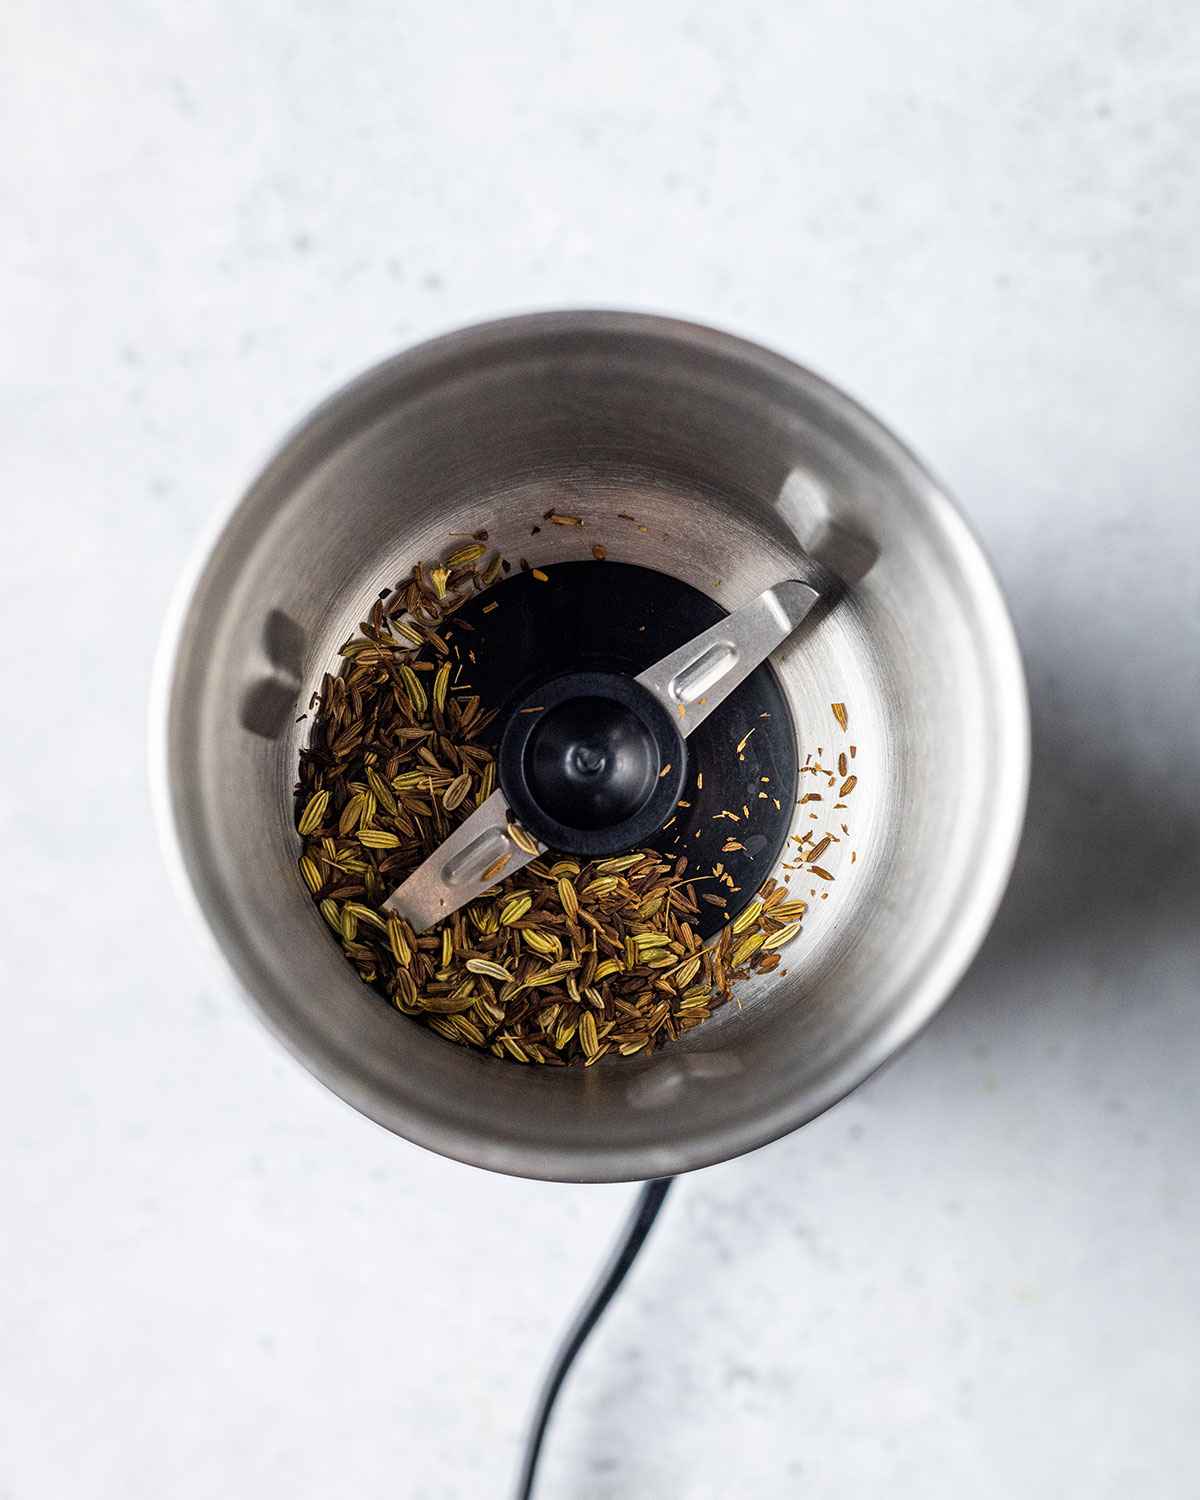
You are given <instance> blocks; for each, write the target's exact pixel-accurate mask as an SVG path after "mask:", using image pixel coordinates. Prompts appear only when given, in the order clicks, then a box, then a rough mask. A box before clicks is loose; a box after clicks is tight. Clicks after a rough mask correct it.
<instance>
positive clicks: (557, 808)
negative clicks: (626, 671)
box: [498, 672, 686, 858]
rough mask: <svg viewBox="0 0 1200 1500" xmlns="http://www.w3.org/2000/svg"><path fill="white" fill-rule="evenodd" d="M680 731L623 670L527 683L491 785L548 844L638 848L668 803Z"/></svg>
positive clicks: (578, 849)
mask: <svg viewBox="0 0 1200 1500" xmlns="http://www.w3.org/2000/svg"><path fill="white" fill-rule="evenodd" d="M685 765H686V752H685V749H684V741H683V736H682V735H681V734H680V733H679V730H678V729H677V728H676V726H675V724H674V722H673V721H672V719H671V715H670V714H669V713H667V711H666V709H664V708H663V706H662V704H660V703H659V702H658V700H657V699H656V698H655V697H654V696H653V695H652V694H651V693H649V692H648V691H647V690H646V689H645V688H644V687H642V686H641V684H640V683H638V682H635V681H634V679H633V678H632V677H627V676H622V675H619V674H617V673H614V672H574V673H571V674H569V675H568V676H565V677H559V678H556V679H555V680H554V681H552V682H548V683H545V684H543V685H542V686H541V687H538V688H535V689H534V691H533V693H532V694H531V695H529V697H528V700H527V701H526V702H524V703H521V704H520V705H519V706H518V707H517V708H516V710H515V711H514V712H513V713H511V715H510V716H509V719H508V724H507V727H506V728H505V730H504V734H503V737H502V739H501V741H500V758H499V766H498V770H499V778H500V788H501V790H502V791H503V793H504V795H505V798H506V799H507V801H508V805H509V807H511V808H512V810H513V812H514V813H516V815H517V818H518V820H519V821H520V822H521V823H522V825H523V826H524V827H525V828H527V829H528V830H529V832H530V833H532V834H535V835H536V836H537V837H538V838H539V839H541V841H542V842H543V843H544V844H547V845H549V847H550V848H551V849H560V850H562V851H563V852H564V853H566V854H582V855H586V856H588V857H591V858H594V857H596V856H598V855H602V854H618V853H622V852H623V851H624V850H626V849H633V848H637V847H638V846H640V845H642V844H644V843H646V841H647V840H648V839H652V838H653V837H654V835H655V834H656V833H657V832H658V831H659V829H660V828H661V827H662V825H663V824H664V823H665V822H666V821H667V819H668V818H669V817H670V816H671V814H672V813H673V812H674V810H675V805H676V803H677V802H678V800H679V797H680V794H681V791H682V788H683V776H684V768H685Z"/></svg>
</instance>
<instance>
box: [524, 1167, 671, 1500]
mask: <svg viewBox="0 0 1200 1500" xmlns="http://www.w3.org/2000/svg"><path fill="white" fill-rule="evenodd" d="M674 1181H675V1179H674V1178H673V1177H659V1178H656V1179H654V1180H653V1181H651V1182H645V1183H643V1184H642V1190H641V1192H640V1193H639V1194H638V1197H637V1203H636V1204H635V1205H634V1209H633V1212H632V1214H630V1216H629V1222H628V1223H627V1224H626V1226H625V1230H624V1233H623V1234H622V1235H621V1238H620V1239H619V1240H618V1241H617V1243H616V1244H615V1245H614V1246H613V1251H612V1254H611V1256H610V1257H609V1261H608V1264H607V1265H606V1266H605V1268H604V1270H603V1272H602V1273H601V1275H600V1278H599V1280H598V1281H597V1282H596V1285H595V1286H594V1287H593V1288H592V1291H591V1293H590V1295H589V1296H588V1298H587V1300H586V1301H585V1302H584V1304H583V1306H582V1307H581V1308H580V1309H579V1311H578V1312H577V1313H576V1314H575V1320H574V1322H573V1323H572V1324H571V1327H570V1329H569V1330H568V1332H567V1335H566V1337H565V1338H564V1339H563V1341H562V1343H561V1345H560V1346H559V1350H558V1353H557V1354H556V1355H555V1356H554V1362H553V1364H551V1366H550V1369H549V1371H548V1373H547V1375H546V1379H545V1382H544V1384H543V1385H542V1390H541V1395H540V1396H539V1397H538V1403H537V1406H536V1408H535V1409H534V1414H533V1420H532V1422H531V1423H530V1425H529V1436H528V1438H527V1439H526V1441H525V1456H524V1458H523V1460H522V1462H521V1477H520V1479H519V1480H518V1481H517V1488H516V1500H530V1496H531V1495H532V1494H533V1481H534V1476H535V1471H536V1470H537V1462H538V1458H539V1456H540V1454H541V1451H542V1442H543V1440H544V1438H545V1436H546V1428H547V1426H548V1425H549V1422H550V1413H551V1411H552V1410H553V1408H554V1402H555V1399H556V1397H557V1396H558V1393H559V1390H560V1389H561V1388H562V1383H563V1381H564V1380H565V1379H566V1378H567V1374H568V1372H569V1371H570V1368H571V1365H572V1363H573V1362H574V1360H575V1356H576V1355H577V1354H578V1353H579V1351H580V1350H581V1349H582V1348H583V1346H584V1343H585V1342H586V1340H587V1336H588V1334H589V1333H591V1331H592V1329H593V1328H595V1326H596V1324H597V1323H598V1322H599V1321H600V1319H601V1317H602V1315H603V1313H604V1309H605V1308H606V1307H607V1306H608V1304H609V1303H610V1302H611V1301H612V1299H613V1295H614V1293H615V1292H616V1290H617V1288H618V1287H619V1286H620V1285H621V1283H622V1281H624V1280H625V1276H626V1273H627V1272H628V1270H629V1268H630V1266H632V1265H633V1263H634V1261H635V1260H636V1259H637V1253H638V1251H639V1250H640V1249H641V1248H642V1245H643V1243H644V1242H645V1239H646V1236H647V1235H648V1234H649V1233H650V1229H651V1227H652V1225H653V1224H654V1221H655V1219H656V1218H658V1211H659V1209H660V1208H661V1207H662V1206H663V1199H664V1198H665V1197H666V1196H667V1189H668V1188H669V1187H670V1186H671V1184H672V1183H673V1182H674Z"/></svg>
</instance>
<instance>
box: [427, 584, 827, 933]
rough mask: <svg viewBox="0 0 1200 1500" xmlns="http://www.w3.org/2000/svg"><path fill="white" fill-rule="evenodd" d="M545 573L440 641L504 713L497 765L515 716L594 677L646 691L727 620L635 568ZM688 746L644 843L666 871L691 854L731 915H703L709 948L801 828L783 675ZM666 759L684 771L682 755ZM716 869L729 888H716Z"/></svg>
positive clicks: (480, 602)
mask: <svg viewBox="0 0 1200 1500" xmlns="http://www.w3.org/2000/svg"><path fill="white" fill-rule="evenodd" d="M543 571H544V572H545V573H546V574H547V577H548V581H547V582H545V583H543V582H542V581H541V580H540V579H537V578H534V577H533V575H532V574H531V573H526V572H519V573H518V572H514V573H513V574H512V575H511V576H510V577H509V578H507V579H505V580H503V581H502V582H500V583H498V584H497V585H496V586H495V587H494V588H491V589H488V590H487V592H486V593H484V594H480V595H479V596H478V597H477V598H476V599H473V600H471V601H470V602H469V603H467V604H465V605H464V606H463V608H462V609H461V610H459V611H458V612H457V613H456V614H455V615H453V616H451V618H450V619H449V620H447V621H446V624H445V626H443V628H442V633H443V634H444V635H445V636H446V637H447V638H448V640H449V641H450V644H451V649H452V651H453V652H454V653H455V655H456V656H457V658H458V659H459V660H460V661H461V663H462V673H461V676H458V674H457V673H456V679H457V681H456V690H462V689H467V688H469V690H470V691H471V692H474V693H478V694H479V697H480V699H481V700H482V702H483V704H484V706H485V707H486V708H489V709H494V710H495V711H496V719H495V720H494V722H493V724H492V726H491V728H490V730H489V731H488V732H487V733H486V734H485V735H484V739H485V740H486V741H487V742H488V743H489V744H490V745H491V746H492V747H493V748H494V749H497V751H499V746H500V743H501V740H502V737H503V735H504V732H505V730H506V729H507V728H508V726H509V724H510V723H511V722H512V720H513V719H514V718H515V717H517V716H518V715H517V710H518V709H519V708H520V707H522V706H527V707H535V706H536V705H538V704H539V703H542V702H544V698H543V696H542V695H541V691H540V690H545V689H547V687H548V685H549V684H551V683H553V682H555V681H556V680H557V679H559V678H562V677H571V676H572V675H577V674H579V673H589V672H603V673H618V674H620V675H621V676H623V677H629V678H632V677H636V675H637V674H638V673H639V672H642V671H645V669H646V668H647V667H648V666H650V665H652V663H654V662H656V661H658V660H659V659H660V658H661V657H663V656H666V654H667V653H668V652H669V651H673V650H675V648H676V647H677V646H682V645H683V644H684V642H685V641H689V640H691V639H692V637H693V636H696V635H699V633H700V632H701V631H702V630H707V629H708V627H709V626H710V625H715V624H716V622H717V621H718V620H721V619H723V618H724V617H725V615H726V614H727V613H728V611H727V610H725V609H722V607H721V606H720V605H719V604H718V603H717V602H716V601H715V600H714V599H711V598H710V597H709V596H708V595H707V594H704V593H702V592H701V591H700V590H699V589H696V588H693V587H692V586H691V585H690V584H687V583H682V582H680V580H679V579H677V578H671V577H669V576H668V575H667V574H665V573H657V572H654V571H652V570H651V569H649V568H640V567H637V566H635V565H634V564H632V563H618V562H607V561H605V562H590V561H589V562H570V563H556V564H553V565H552V566H547V567H545V568H544V569H543ZM485 607H486V608H487V613H486V614H485V613H484V609H485ZM520 717H524V718H537V717H539V716H538V715H536V714H531V715H522V716H520ZM685 746H686V751H687V755H686V771H685V772H684V780H683V786H682V788H681V790H680V792H679V794H678V796H677V798H676V804H675V810H674V813H673V814H668V817H667V820H666V822H665V824H664V825H663V826H662V827H660V828H659V831H658V832H657V833H654V834H653V835H652V836H649V837H646V838H644V839H642V840H640V841H639V842H640V843H641V844H642V846H643V847H645V848H648V849H656V850H658V851H659V852H660V853H661V854H662V855H663V856H664V858H669V859H676V858H678V857H679V856H680V855H681V854H686V855H687V858H688V868H687V873H688V875H689V876H695V877H696V879H697V882H698V883H697V885H696V893H697V895H698V896H699V895H700V894H702V893H708V894H710V895H714V896H717V897H718V898H719V899H720V900H722V901H724V902H725V903H726V904H725V905H724V906H717V905H714V904H712V903H710V902H705V901H701V902H700V919H699V922H698V923H696V922H693V925H694V926H696V928H697V931H698V932H699V933H700V934H701V936H703V937H706V938H707V937H710V936H711V935H712V934H713V933H715V932H716V931H717V930H718V929H719V928H720V927H721V926H722V925H723V924H724V923H725V922H727V921H729V920H730V919H731V918H732V917H734V916H736V915H737V913H738V912H739V911H740V910H741V909H742V908H743V907H744V906H745V905H746V903H747V902H748V901H749V900H750V899H751V897H752V896H753V895H754V893H755V892H756V891H757V890H758V888H759V886H760V885H761V884H762V882H763V881H764V880H765V879H766V877H767V876H768V875H769V874H770V873H771V871H772V869H773V868H774V867H775V864H776V862H777V861H778V859H779V855H780V852H781V850H782V848H783V845H784V841H785V840H786V838H787V833H788V829H789V827H790V824H791V816H792V811H793V808H794V806H795V801H796V796H797V792H796V783H797V779H798V778H797V757H796V734H795V729H794V727H793V724H792V717H791V713H790V711H789V709H788V706H787V700H786V699H785V698H784V696H783V693H782V691H781V689H780V687H779V683H778V680H777V679H776V676H775V673H774V671H773V670H772V668H771V667H770V666H769V665H764V666H761V667H759V668H758V669H757V671H755V672H752V673H751V674H750V676H749V677H747V678H746V680H745V682H743V683H742V684H741V685H740V686H739V687H738V688H737V689H736V690H735V691H734V692H733V693H731V694H730V695H729V697H728V698H727V699H726V700H725V702H724V703H723V704H722V705H721V706H720V708H718V709H717V710H716V711H715V712H714V713H712V714H711V715H710V716H709V717H708V718H707V719H706V720H705V721H704V723H703V724H701V725H700V726H699V727H698V728H697V729H695V730H694V731H693V732H692V733H691V734H690V735H689V736H688V738H687V740H686V741H685ZM667 759H668V760H670V761H671V763H672V768H673V769H674V767H675V765H676V764H677V762H676V758H675V757H674V755H671V756H668V757H667ZM544 797H545V793H544V792H543V799H544ZM776 804H778V806H777V805H776ZM514 810H515V809H514ZM726 813H732V814H733V815H734V817H735V818H736V819H737V821H736V822H734V821H733V820H732V819H731V818H729V817H727V816H723V814H726ZM574 816H575V818H576V819H578V817H579V814H575V815H574ZM735 844H736V845H740V846H741V847H740V848H733V847H731V846H732V845H735ZM551 847H553V845H551ZM716 865H720V866H721V871H722V877H724V878H722V877H717V876H714V874H713V868H714V866H716ZM731 886H733V887H736V889H731Z"/></svg>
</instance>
